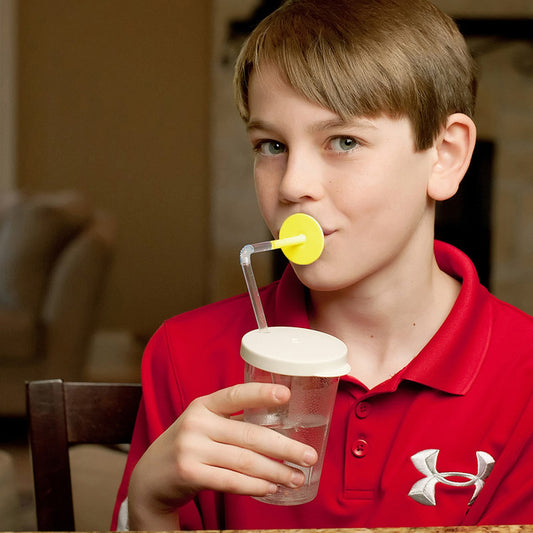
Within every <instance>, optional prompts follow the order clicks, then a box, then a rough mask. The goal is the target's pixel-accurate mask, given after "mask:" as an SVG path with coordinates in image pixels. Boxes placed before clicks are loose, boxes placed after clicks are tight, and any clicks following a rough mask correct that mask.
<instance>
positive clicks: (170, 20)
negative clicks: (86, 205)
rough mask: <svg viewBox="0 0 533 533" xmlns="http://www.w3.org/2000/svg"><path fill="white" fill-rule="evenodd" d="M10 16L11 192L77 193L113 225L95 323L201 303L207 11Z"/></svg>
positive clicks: (95, 9)
mask: <svg viewBox="0 0 533 533" xmlns="http://www.w3.org/2000/svg"><path fill="white" fill-rule="evenodd" d="M2 1H3V0H2ZM16 8H17V13H16V15H17V26H18V28H17V36H18V37H17V41H16V42H17V62H16V65H17V81H16V83H17V122H16V123H17V140H16V144H17V157H16V166H17V172H16V187H18V188H22V189H24V190H45V191H52V190H61V189H76V190H79V191H82V192H83V193H85V194H87V195H88V196H89V197H90V199H91V201H92V202H94V204H95V205H97V206H100V207H102V208H104V209H106V210H107V211H109V212H110V213H112V214H113V215H114V216H115V217H116V219H117V222H118V242H117V249H116V253H115V259H114V265H113V271H112V274H111V278H110V280H109V282H108V284H107V291H106V295H105V298H104V302H103V305H102V314H101V319H100V322H101V326H102V327H106V328H128V329H131V330H133V331H135V332H136V333H139V334H142V335H146V334H149V333H150V332H152V331H153V330H154V329H155V328H156V327H157V326H158V325H159V323H160V322H161V321H162V320H163V319H164V318H166V317H168V316H171V315H173V314H175V313H176V312H178V311H181V310H185V309H188V308H191V307H195V306H198V305H200V304H201V303H203V302H204V301H205V299H206V264H207V257H208V239H209V233H208V213H209V202H208V192H209V183H208V181H209V160H210V154H209V149H208V145H209V108H208V102H209V94H210V84H209V58H210V44H209V43H210V27H211V22H210V17H211V4H210V2H208V1H201V2H198V1H197V0H179V1H176V0H150V1H147V0H114V1H112V2H109V1H107V0H91V1H82V0H46V2H42V1H41V0H20V1H19V2H16ZM80 282H82V280H80Z"/></svg>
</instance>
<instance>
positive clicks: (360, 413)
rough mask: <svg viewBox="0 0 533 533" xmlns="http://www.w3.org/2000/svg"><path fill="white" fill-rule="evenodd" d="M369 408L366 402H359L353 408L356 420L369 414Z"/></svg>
mask: <svg viewBox="0 0 533 533" xmlns="http://www.w3.org/2000/svg"><path fill="white" fill-rule="evenodd" d="M370 410H371V406H370V404H369V403H368V402H359V403H358V404H357V405H356V406H355V414H356V415H357V418H366V417H367V416H368V415H369V414H370Z"/></svg>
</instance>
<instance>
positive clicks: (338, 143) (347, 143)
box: [331, 137, 359, 152]
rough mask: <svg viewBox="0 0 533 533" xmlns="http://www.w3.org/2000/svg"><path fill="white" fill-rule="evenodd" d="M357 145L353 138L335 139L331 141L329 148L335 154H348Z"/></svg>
mask: <svg viewBox="0 0 533 533" xmlns="http://www.w3.org/2000/svg"><path fill="white" fill-rule="evenodd" d="M358 144H359V143H358V142H357V141H356V140H355V139H354V138H353V137H335V138H334V139H332V140H331V148H332V150H335V151H336V152H348V151H350V150H353V149H354V148H356V147H357V145H358Z"/></svg>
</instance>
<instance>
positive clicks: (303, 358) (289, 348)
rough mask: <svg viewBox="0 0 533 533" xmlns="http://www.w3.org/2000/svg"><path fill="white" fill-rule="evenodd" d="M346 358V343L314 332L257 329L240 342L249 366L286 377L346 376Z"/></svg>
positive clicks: (287, 328)
mask: <svg viewBox="0 0 533 533" xmlns="http://www.w3.org/2000/svg"><path fill="white" fill-rule="evenodd" d="M347 356H348V348H347V347H346V344H344V342H342V341H341V340H340V339H337V337H333V335H329V334H327V333H322V332H321V331H316V330H314V329H305V328H295V327H287V326H279V327H268V328H265V329H254V330H253V331H249V332H248V333H246V334H245V335H244V337H243V338H242V341H241V357H242V358H243V359H244V360H245V361H246V362H247V363H249V364H250V365H252V366H255V367H256V368H260V369H261V370H265V371H267V372H275V373H276V374H284V375H287V376H319V377H337V376H344V375H345V374H348V372H350V365H349V364H348V359H347Z"/></svg>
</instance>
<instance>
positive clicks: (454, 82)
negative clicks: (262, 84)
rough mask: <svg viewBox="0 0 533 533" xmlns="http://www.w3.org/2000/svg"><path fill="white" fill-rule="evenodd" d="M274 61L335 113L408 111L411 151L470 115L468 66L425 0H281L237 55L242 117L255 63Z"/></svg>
mask: <svg viewBox="0 0 533 533" xmlns="http://www.w3.org/2000/svg"><path fill="white" fill-rule="evenodd" d="M267 64H269V65H274V66H275V67H276V68H278V69H279V71H280V73H281V75H282V76H283V77H284V78H285V80H286V81H287V82H288V83H289V84H290V85H291V86H292V87H293V88H294V89H295V90H296V91H298V92H299V93H300V94H302V95H303V96H304V97H305V98H307V99H309V100H311V101H312V102H315V103H318V104H320V105H322V106H324V107H327V108H328V109H331V110H332V111H334V112H335V113H337V114H338V115H339V116H340V117H341V118H343V119H348V118H349V117H354V116H376V115H379V114H381V113H386V114H388V115H390V116H392V117H400V116H407V117H408V118H409V119H410V121H411V123H412V125H413V127H414V131H415V139H416V142H415V144H416V149H418V150H424V149H426V148H429V147H430V146H431V145H432V144H433V142H434V140H435V138H436V136H437V134H438V133H439V131H440V129H441V127H442V126H443V125H444V124H445V122H446V119H447V117H448V116H449V115H450V114H452V113H456V112H460V113H465V114H467V115H469V116H470V117H472V115H473V112H474V103H475V92H476V79H475V70H476V69H475V65H474V62H473V60H472V57H471V56H470V54H469V52H468V49H467V46H466V43H465V41H464V39H463V37H462V35H461V33H460V32H459V30H458V28H457V26H456V24H455V23H454V22H453V20H452V19H451V18H450V17H448V16H447V15H445V14H444V13H442V12H441V11H440V10H439V9H437V8H436V7H435V6H434V5H433V4H431V3H430V2H429V1H427V0H333V1H330V0H288V1H287V2H285V3H284V4H283V5H282V6H281V7H280V8H279V9H277V10H276V11H275V12H274V13H272V14H271V15H269V16H268V17H267V18H265V19H264V20H263V21H261V22H260V23H259V25H258V26H257V27H256V28H255V30H254V31H253V32H252V34H251V35H250V37H249V38H248V40H247V41H246V43H245V44H244V46H243V48H242V50H241V53H240V55H239V57H238V59H237V64H236V67H235V78H234V88H235V97H236V103H237V107H238V109H239V112H240V114H241V116H242V118H243V119H244V120H245V121H248V119H249V109H248V82H249V78H250V75H251V72H252V70H254V71H256V72H257V71H259V70H260V68H261V65H267Z"/></svg>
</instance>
